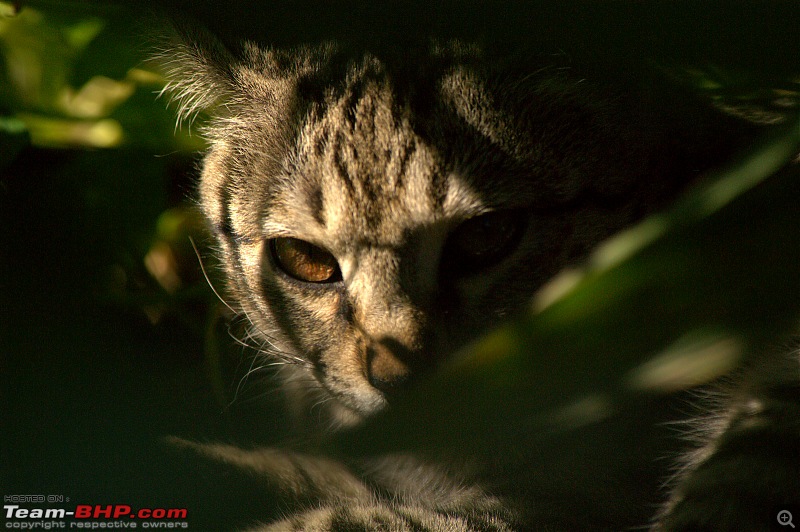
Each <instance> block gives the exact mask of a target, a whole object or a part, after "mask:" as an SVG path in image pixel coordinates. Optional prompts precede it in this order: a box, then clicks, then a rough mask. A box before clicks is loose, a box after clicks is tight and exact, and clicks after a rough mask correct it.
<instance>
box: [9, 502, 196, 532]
mask: <svg viewBox="0 0 800 532" xmlns="http://www.w3.org/2000/svg"><path fill="white" fill-rule="evenodd" d="M188 514H189V512H188V510H187V509H186V508H141V507H135V506H133V505H130V504H86V503H85V501H81V502H76V501H73V500H71V498H70V497H67V496H65V495H4V496H3V517H4V519H3V520H4V521H5V525H4V527H3V528H4V529H7V530H62V529H90V530H106V529H117V530H120V529H148V530H149V529H161V530H170V529H188V528H189V522H188V520H187V519H188V517H189V515H188Z"/></svg>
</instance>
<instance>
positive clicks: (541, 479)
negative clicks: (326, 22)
mask: <svg viewBox="0 0 800 532" xmlns="http://www.w3.org/2000/svg"><path fill="white" fill-rule="evenodd" d="M496 48H497V49H495V48H494V47H493V46H492V45H487V44H485V43H484V44H480V45H479V44H474V43H465V42H460V41H425V42H423V43H420V44H419V45H418V46H416V47H414V46H410V47H408V46H407V47H405V48H403V49H401V50H391V49H389V47H387V48H386V49H382V50H380V51H378V52H370V51H365V50H362V49H358V48H356V49H349V48H348V47H347V46H346V45H345V44H343V43H337V42H326V43H323V44H320V45H306V46H299V47H296V48H293V49H274V48H270V47H264V46H260V45H257V44H254V43H250V42H246V43H244V44H242V45H241V47H240V49H237V50H235V51H231V50H229V49H228V48H226V47H224V46H223V45H222V44H220V43H219V42H218V41H217V40H215V39H214V38H213V37H211V36H209V35H208V34H206V33H205V32H203V31H199V30H194V29H192V30H186V29H183V27H182V26H179V29H178V30H177V32H176V33H175V34H174V35H173V36H172V37H170V39H169V40H168V42H167V44H166V45H165V46H164V50H165V51H164V52H162V53H161V54H160V55H161V58H160V61H161V62H162V63H163V64H164V70H165V73H166V74H165V75H166V77H167V80H168V84H167V87H166V89H165V91H166V92H167V93H169V94H170V95H171V97H172V98H173V100H175V101H176V102H177V106H178V115H179V121H184V122H185V121H193V120H194V119H195V117H196V116H197V115H198V114H199V113H201V112H203V113H207V114H208V115H209V116H210V117H211V118H210V119H209V121H208V122H207V123H206V124H204V125H203V126H202V127H201V128H200V131H201V133H202V134H203V135H204V137H205V138H206V139H207V140H208V142H209V149H208V151H207V152H206V154H205V156H204V159H203V163H202V170H201V174H202V175H201V181H200V187H199V198H200V199H199V204H200V207H201V209H202V211H203V213H204V215H205V217H206V219H207V220H208V223H209V226H210V227H211V229H212V232H213V234H214V238H215V241H216V247H217V252H218V258H219V262H220V264H221V266H222V268H223V269H224V272H225V277H226V279H227V287H226V290H225V296H224V299H225V302H226V303H227V304H229V305H231V307H232V310H233V311H234V312H235V313H236V314H238V315H241V316H244V318H245V319H246V321H247V323H248V324H249V329H250V330H249V331H248V334H249V335H250V336H251V337H253V338H255V339H256V341H257V342H258V343H260V344H261V350H262V351H263V356H265V357H269V358H270V359H271V360H274V361H276V362H278V363H279V364H280V368H279V370H278V375H277V379H278V381H279V382H280V385H281V387H282V389H283V391H284V392H285V395H286V398H287V399H286V403H287V405H288V408H290V409H291V410H292V412H293V417H294V419H296V420H297V423H298V425H299V426H300V427H302V429H301V433H302V434H303V435H304V438H306V440H307V441H312V440H313V439H314V438H315V436H314V435H315V434H325V433H328V432H334V431H337V430H342V429H347V428H349V427H353V426H357V425H359V424H360V423H362V422H363V421H364V420H365V419H367V418H369V417H372V416H374V415H376V414H378V413H381V412H384V411H385V410H386V409H387V407H388V406H389V405H391V404H392V402H393V399H394V397H395V396H396V395H397V394H399V393H402V392H403V390H405V389H408V388H409V387H413V386H414V384H415V382H417V380H418V379H419V378H420V377H421V376H425V375H426V374H429V373H431V372H435V371H436V368H437V367H438V366H440V365H441V364H444V363H446V361H447V360H448V358H449V356H450V355H452V354H453V353H454V352H456V351H458V350H459V349H460V348H462V347H463V346H465V345H466V344H468V343H469V342H471V341H472V340H474V339H476V338H478V337H479V336H480V335H481V334H483V333H485V332H486V331H489V330H491V329H492V328H493V327H495V326H496V325H498V324H500V323H502V322H503V321H504V320H506V319H508V318H509V317H511V316H514V315H515V314H516V313H518V312H520V311H522V310H524V309H525V308H527V306H528V305H529V301H530V299H531V297H532V295H533V294H534V293H535V292H536V291H537V289H539V288H540V287H541V286H542V285H543V284H544V283H545V282H546V281H547V280H548V279H550V278H551V277H553V276H554V275H555V274H556V273H558V272H559V271H561V270H563V269H564V268H565V267H568V266H571V265H575V264H579V263H580V262H581V261H582V260H583V259H585V258H586V256H587V254H588V253H589V252H590V250H591V249H592V248H593V247H594V246H596V245H597V244H598V243H599V242H601V241H603V240H604V239H606V238H608V237H609V236H611V235H613V234H614V233H616V232H617V231H619V230H621V229H622V228H625V227H627V226H629V225H631V224H633V223H634V222H636V221H638V220H641V219H642V218H643V217H645V216H647V215H648V214H650V213H653V212H656V211H657V210H659V209H661V208H663V207H664V206H665V205H668V204H669V203H670V202H671V201H673V200H674V199H675V198H676V197H677V196H678V195H679V194H681V193H682V192H683V191H685V190H686V188H687V187H690V186H692V185H693V184H694V183H695V182H696V181H697V179H698V178H699V177H701V176H702V175H703V174H704V173H705V172H707V171H708V170H710V169H713V168H716V167H718V166H719V165H721V164H723V163H724V162H726V161H727V160H729V159H730V158H731V156H732V155H734V154H736V153H737V152H738V151H739V150H741V149H742V148H743V147H745V146H747V145H748V143H750V142H751V141H752V138H753V136H754V134H755V131H756V129H757V128H755V127H753V126H752V125H751V124H748V123H745V122H744V121H742V120H740V119H738V118H735V117H732V116H730V115H728V114H724V113H721V112H719V111H717V110H716V109H714V108H712V106H710V105H708V104H707V103H706V102H702V101H701V100H700V99H699V98H697V97H696V95H695V94H693V93H692V92H691V91H689V90H686V89H682V88H679V87H677V86H675V85H674V84H670V83H666V82H664V81H663V80H660V79H659V78H658V77H657V76H655V75H651V74H649V73H647V72H646V71H645V70H642V69H632V70H630V71H626V70H624V69H619V68H613V67H611V66H610V65H608V64H605V63H602V62H597V61H596V58H590V60H587V61H585V62H581V60H578V59H577V58H575V57H570V56H567V55H566V54H564V53H558V54H552V55H547V54H536V53H529V52H528V51H514V52H508V51H507V50H502V49H500V47H496ZM687 123H690V127H687ZM776 358H780V360H781V365H780V371H778V370H775V371H771V372H759V369H758V368H756V369H753V370H752V371H751V373H750V374H749V375H750V377H747V378H745V377H741V379H742V383H743V384H740V385H736V386H734V385H730V387H729V390H730V391H729V392H727V393H723V392H720V395H719V399H718V402H719V407H718V408H716V409H715V410H714V413H713V416H714V417H713V419H711V420H709V421H707V422H698V423H701V424H702V425H703V426H704V427H705V426H708V427H710V428H709V429H708V430H705V431H703V432H704V434H705V436H704V439H703V441H702V442H701V443H700V446H699V447H698V450H697V451H695V453H694V454H691V455H689V456H688V458H687V460H686V465H685V467H684V468H683V470H682V472H681V473H680V474H679V475H677V480H676V481H675V482H674V486H675V487H674V489H673V494H672V495H671V496H670V497H669V500H668V502H666V503H665V505H664V506H663V508H662V510H661V511H660V512H658V511H656V510H655V509H654V508H653V507H652V506H651V505H653V504H655V501H656V499H655V496H653V495H648V496H642V497H639V498H636V497H633V496H631V493H627V494H626V493H625V492H624V491H623V489H622V488H620V490H616V489H615V485H614V480H613V479H609V480H608V483H607V484H606V480H604V481H603V482H595V484H601V486H597V485H596V486H595V487H593V488H587V489H586V490H585V491H581V487H580V486H579V484H580V478H581V476H586V475H589V474H591V473H590V471H584V470H581V471H577V472H576V471H571V472H570V471H566V470H562V469H559V468H560V467H561V466H563V465H564V464H563V463H559V464H548V463H547V459H544V460H542V457H541V456H537V457H536V461H533V459H532V457H531V456H530V454H539V453H541V449H536V451H535V453H534V452H531V451H530V450H521V451H520V454H519V456H502V457H497V459H496V461H494V462H493V463H492V464H491V465H490V466H489V467H487V466H486V464H483V467H481V464H474V463H464V462H463V461H460V459H458V460H453V461H448V460H446V459H445V460H442V461H432V460H429V459H428V458H427V457H420V456H414V455H408V454H404V455H392V456H381V457H377V458H374V459H369V460H363V459H358V460H355V459H353V460H348V459H347V458H346V457H345V458H342V457H336V458H333V457H330V456H324V455H320V454H318V453H317V452H315V451H314V446H313V445H310V444H303V445H299V446H297V447H296V448H295V449H293V450H288V449H285V448H265V449H257V450H244V449H241V448H237V447H235V446H231V445H223V444H197V443H193V442H189V441H185V440H180V439H175V440H174V442H173V443H174V444H175V445H177V446H181V447H186V448H189V449H192V450H193V451H195V452H197V453H198V454H199V455H201V456H204V457H207V458H211V459H213V460H217V461H220V462H223V463H226V464H230V465H231V466H232V467H236V468H241V469H244V470H248V471H251V472H254V473H255V474H257V475H260V476H263V477H264V478H266V479H267V480H268V481H269V483H270V484H271V486H272V487H273V488H274V489H275V490H276V491H278V492H279V493H280V494H281V496H282V497H283V501H284V508H285V511H284V512H283V514H282V515H279V516H271V517H270V516H267V517H265V521H268V520H269V519H272V521H271V522H265V524H264V525H261V526H259V528H258V529H259V530H261V529H262V526H263V529H264V530H377V529H381V530H526V529H539V530H571V529H585V528H587V527H588V528H591V529H608V530H619V529H623V528H626V527H631V526H636V525H640V526H645V525H648V524H650V525H652V526H653V527H654V529H657V530H693V529H695V528H696V527H698V526H705V527H706V529H710V528H714V527H715V526H716V525H718V526H717V528H718V529H727V528H728V526H729V525H730V526H731V527H733V525H734V524H735V523H736V522H737V521H734V520H736V519H739V514H737V512H736V511H735V509H730V508H729V509H728V510H725V508H724V507H725V505H726V504H728V502H729V501H732V502H730V504H734V503H741V504H744V503H743V502H742V501H744V500H745V498H746V496H747V494H748V493H749V492H747V491H746V490H745V491H741V492H737V493H735V494H732V495H731V498H729V499H725V500H723V501H722V502H719V501H718V499H715V497H716V494H717V493H718V492H717V491H715V490H717V489H719V485H720V482H721V481H720V475H719V474H718V472H717V470H716V469H715V468H716V467H717V465H718V464H723V463H724V460H725V459H727V458H726V457H725V454H724V453H723V452H722V451H723V450H724V447H725V446H726V445H727V444H728V442H734V441H735V440H736V439H737V438H755V439H757V438H758V435H759V434H761V433H763V432H764V431H765V430H766V429H765V428H764V427H765V426H771V425H770V424H769V423H761V422H760V420H761V419H762V418H764V419H767V420H771V419H777V418H780V417H786V418H788V419H790V420H798V419H800V412H798V404H799V403H800V402H799V401H798V400H797V399H798V393H797V391H798V390H797V388H798V379H797V357H796V356H795V357H784V358H781V357H776ZM776 373H777V374H780V375H785V376H787V377H786V378H785V379H784V378H782V379H777V380H776V379H774V378H772V376H773V375H775V374H776ZM742 374H743V375H744V371H743V372H742ZM754 375H757V377H758V378H756V377H754ZM764 375H766V377H764ZM762 377H763V378H762ZM732 382H733V381H732ZM453 400H454V407H457V399H456V398H454V399H453ZM740 426H741V427H743V428H742V429H741V430H739V429H737V427H740ZM783 436H784V437H785V439H784V440H781V444H782V445H784V444H785V445H789V446H790V448H792V447H791V446H793V445H796V444H797V442H798V441H799V440H798V437H799V436H800V435H799V434H798V430H797V424H796V422H795V423H794V425H791V424H789V425H787V428H786V429H785V434H784V435H783ZM584 438H585V435H584V434H583V433H580V432H579V433H577V434H576V435H575V437H574V439H569V438H565V440H564V441H559V442H558V444H557V445H560V446H563V449H566V451H565V453H566V454H567V455H569V454H570V453H571V452H573V454H574V455H577V454H581V453H583V454H586V452H587V451H586V441H585V439H584ZM602 438H603V436H602V435H601V436H600V437H599V440H598V441H600V442H603V441H605V440H603V439H602ZM786 442H788V444H787V443H786ZM606 443H608V442H606ZM773 443H774V442H773ZM521 447H524V444H522V443H521ZM605 448H611V447H608V446H607V447H605ZM563 449H562V450H563ZM580 449H583V450H580ZM770 449H771V447H765V448H764V451H763V452H764V453H768V452H772V451H771V450H770ZM550 450H551V451H552V450H553V449H550ZM619 453H620V454H622V455H624V451H619ZM720 453H722V456H723V458H722V459H718V457H719V456H720ZM588 454H590V455H591V454H592V453H591V451H589V452H588ZM593 458H594V456H588V457H583V458H582V459H583V460H586V461H587V463H590V462H591V460H592V459H593ZM623 458H624V457H619V456H616V455H614V453H613V452H610V453H609V456H608V457H606V458H605V460H606V461H608V462H609V463H612V462H614V461H615V460H618V459H619V460H622V459H623ZM794 458H796V457H794ZM737 460H738V458H737ZM600 461H601V462H602V460H600ZM576 463H583V462H580V461H579V460H578V461H577V462H576ZM737 463H738V462H737ZM785 465H786V471H788V472H789V473H791V472H792V471H800V467H795V468H794V469H793V467H794V466H797V465H798V464H797V461H795V462H794V463H791V458H787V460H786V462H785ZM568 467H569V466H568ZM572 467H574V464H573V466H572ZM587 467H588V466H587ZM758 468H759V466H758V464H757V463H756V464H750V467H746V468H745V469H744V470H743V472H742V476H743V477H744V478H745V480H746V479H747V478H748V477H746V475H750V474H751V473H752V472H753V470H758ZM598 471H599V470H598ZM789 476H791V475H789ZM766 478H768V479H769V480H764V481H763V482H762V483H761V484H763V483H765V482H772V479H773V478H775V477H774V476H771V475H769V476H767V477H766ZM761 484H758V485H761ZM734 485H735V486H738V485H739V483H736V484H734ZM785 485H786V486H787V487H788V488H787V489H794V488H796V487H797V479H792V478H789V479H786V481H785ZM632 491H635V490H632ZM789 496H792V494H791V493H789ZM798 500H800V496H798ZM718 512H723V513H722V514H720V513H718ZM724 512H727V513H724ZM651 514H652V515H656V517H655V518H654V520H653V521H650V520H649V519H650V517H651V516H652V515H651ZM715 519H716V521H714V520H715ZM740 522H743V521H740ZM764 523H766V521H763V520H762V521H758V522H756V521H752V522H751V523H750V524H751V525H752V526H753V527H762V528H763V527H765V526H767V525H765V524H764Z"/></svg>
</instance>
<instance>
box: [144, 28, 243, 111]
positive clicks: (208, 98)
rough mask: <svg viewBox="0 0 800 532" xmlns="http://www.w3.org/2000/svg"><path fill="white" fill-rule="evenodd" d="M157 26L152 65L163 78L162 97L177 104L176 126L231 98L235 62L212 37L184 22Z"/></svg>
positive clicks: (233, 90) (233, 85)
mask: <svg viewBox="0 0 800 532" xmlns="http://www.w3.org/2000/svg"><path fill="white" fill-rule="evenodd" d="M158 26H159V27H158V29H157V30H156V34H157V35H158V37H157V38H156V39H154V41H155V45H154V47H153V48H154V51H153V53H152V54H151V61H152V63H153V64H155V65H156V67H157V68H158V69H159V70H160V71H161V72H162V73H163V75H164V77H165V78H166V81H167V83H166V85H165V86H164V89H163V90H162V91H161V94H167V95H169V98H170V102H175V103H176V104H177V106H178V112H177V114H178V122H179V123H181V122H184V121H187V120H188V121H191V120H193V119H194V118H195V117H196V116H197V114H198V113H199V112H201V111H211V110H213V109H214V108H216V107H218V106H219V105H221V104H224V103H225V102H227V101H230V100H231V99H232V98H233V97H234V95H235V93H236V92H237V91H236V79H235V72H236V66H237V64H238V61H237V60H236V58H235V57H234V55H233V54H231V52H230V51H229V50H228V49H227V48H226V47H225V46H224V45H223V44H222V43H221V42H220V41H219V40H218V39H217V38H216V37H215V36H213V35H211V34H210V33H208V32H207V31H206V30H204V29H202V28H200V27H197V26H193V25H191V24H190V23H187V22H183V21H177V20H170V21H169V22H162V23H159V24H158Z"/></svg>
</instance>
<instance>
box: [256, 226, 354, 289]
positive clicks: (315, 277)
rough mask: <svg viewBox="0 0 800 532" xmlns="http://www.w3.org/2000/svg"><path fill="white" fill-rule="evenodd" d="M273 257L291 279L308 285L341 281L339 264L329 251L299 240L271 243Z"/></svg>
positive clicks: (278, 240) (282, 240) (287, 238)
mask: <svg viewBox="0 0 800 532" xmlns="http://www.w3.org/2000/svg"><path fill="white" fill-rule="evenodd" d="M271 247H272V256H273V259H274V261H275V263H276V264H277V265H278V267H279V268H280V269H281V270H283V272H284V273H286V274H287V275H289V276H290V277H294V278H295V279H297V280H300V281H304V282H307V283H332V282H336V281H338V280H340V279H341V277H342V275H341V272H340V271H339V264H338V263H337V262H336V259H335V258H334V257H333V255H331V254H330V253H329V252H328V251H325V250H324V249H322V248H321V247H319V246H315V245H314V244H311V243H309V242H306V241H304V240H300V239H297V238H289V237H281V238H275V239H273V240H272V241H271Z"/></svg>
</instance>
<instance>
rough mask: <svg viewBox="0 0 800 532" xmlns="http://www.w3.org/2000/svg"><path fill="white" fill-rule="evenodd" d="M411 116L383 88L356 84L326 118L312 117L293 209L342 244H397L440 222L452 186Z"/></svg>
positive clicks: (386, 87) (299, 165) (303, 142)
mask: <svg viewBox="0 0 800 532" xmlns="http://www.w3.org/2000/svg"><path fill="white" fill-rule="evenodd" d="M407 115H408V112H407V110H406V109H405V108H404V107H403V106H402V105H400V104H398V102H397V101H396V99H395V97H394V94H393V91H392V90H391V87H390V86H389V84H388V83H386V82H385V81H370V82H366V83H360V84H356V85H355V86H354V87H353V88H352V90H351V91H349V92H348V93H347V94H345V95H343V96H341V97H339V98H338V99H337V100H336V101H335V102H333V103H331V104H329V105H328V107H327V109H326V110H325V112H324V113H322V112H320V113H319V114H318V115H317V116H314V114H313V113H312V119H311V120H309V121H308V122H307V123H306V125H305V127H304V129H303V131H302V134H301V139H300V146H301V147H302V148H301V151H300V153H299V156H298V160H297V165H296V172H297V173H298V174H299V175H298V178H297V179H295V180H294V184H295V186H294V187H293V188H294V190H293V192H292V195H293V196H294V201H296V202H299V203H302V204H303V205H304V206H305V209H304V210H306V212H307V213H309V214H310V215H311V217H312V218H313V219H314V222H315V223H316V224H318V225H320V226H323V227H325V228H326V230H327V231H328V232H337V233H339V234H340V236H342V237H346V234H347V233H354V232H357V233H358V236H359V237H362V238H364V237H367V238H369V237H374V238H378V239H380V240H385V239H389V240H392V239H394V238H396V237H400V236H401V234H402V233H403V232H404V231H406V230H407V229H409V228H413V227H415V226H420V225H426V224H430V223H434V222H435V221H436V220H437V219H439V218H441V216H442V215H443V214H444V208H445V205H446V204H447V203H448V201H447V197H448V195H449V192H448V191H451V188H452V181H453V179H452V176H451V175H449V173H448V172H447V171H446V169H445V168H443V164H442V162H441V161H439V160H437V156H436V153H435V150H432V149H431V148H430V147H429V146H428V145H426V143H425V142H424V141H423V140H422V139H421V138H420V137H419V136H418V135H417V134H416V133H415V132H414V131H413V129H412V127H411V125H410V121H409V120H408V118H407ZM451 192H452V191H451ZM450 203H452V202H450ZM367 233H373V234H372V235H368V234H367ZM350 236H354V235H352V234H351V235H350Z"/></svg>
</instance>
